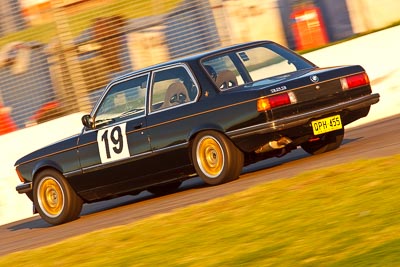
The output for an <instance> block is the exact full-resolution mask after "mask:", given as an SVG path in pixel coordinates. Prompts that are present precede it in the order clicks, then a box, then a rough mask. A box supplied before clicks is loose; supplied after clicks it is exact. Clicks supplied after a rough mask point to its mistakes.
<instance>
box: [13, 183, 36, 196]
mask: <svg viewBox="0 0 400 267" xmlns="http://www.w3.org/2000/svg"><path fill="white" fill-rule="evenodd" d="M15 189H16V190H17V192H18V193H20V194H26V193H29V192H31V191H32V182H29V183H23V184H20V185H17V187H16V188H15Z"/></svg>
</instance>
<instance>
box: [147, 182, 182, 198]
mask: <svg viewBox="0 0 400 267" xmlns="http://www.w3.org/2000/svg"><path fill="white" fill-rule="evenodd" d="M181 184H182V182H181V181H175V182H171V183H168V184H162V185H155V186H151V187H149V188H147V191H149V192H150V193H152V194H154V195H156V196H163V195H168V194H172V193H175V192H176V191H177V190H178V188H179V186H181Z"/></svg>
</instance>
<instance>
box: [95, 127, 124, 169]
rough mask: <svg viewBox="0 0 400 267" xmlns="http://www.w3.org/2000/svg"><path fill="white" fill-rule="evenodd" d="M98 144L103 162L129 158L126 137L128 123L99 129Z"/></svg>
mask: <svg viewBox="0 0 400 267" xmlns="http://www.w3.org/2000/svg"><path fill="white" fill-rule="evenodd" d="M97 144H98V146H99V153H100V159H101V163H105V162H110V161H114V160H119V159H124V158H128V157H129V156H130V155H129V147H128V142H127V138H126V123H123V124H119V125H116V126H113V127H110V128H106V129H102V130H99V131H98V132H97Z"/></svg>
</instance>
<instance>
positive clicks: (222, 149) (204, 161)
mask: <svg viewBox="0 0 400 267" xmlns="http://www.w3.org/2000/svg"><path fill="white" fill-rule="evenodd" d="M192 161H193V164H194V167H195V169H196V172H197V174H198V175H199V176H200V177H201V178H202V179H203V181H204V182H205V183H206V184H209V185H217V184H222V183H225V182H228V181H231V180H234V179H236V178H238V177H239V175H240V172H241V170H242V168H243V162H244V156H243V153H242V152H241V151H240V150H239V149H238V148H237V147H236V146H235V145H233V144H232V142H231V141H230V140H229V139H227V138H226V137H225V136H224V135H223V134H221V133H219V132H214V131H205V132H201V133H199V134H198V135H197V136H196V137H195V138H194V140H193V145H192Z"/></svg>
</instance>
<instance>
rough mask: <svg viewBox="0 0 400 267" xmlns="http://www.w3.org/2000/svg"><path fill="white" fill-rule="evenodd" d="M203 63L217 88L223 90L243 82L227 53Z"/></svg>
mask: <svg viewBox="0 0 400 267" xmlns="http://www.w3.org/2000/svg"><path fill="white" fill-rule="evenodd" d="M203 65H204V67H205V68H206V70H207V72H208V74H209V75H210V76H211V78H212V79H213V80H214V82H215V84H216V85H217V87H218V88H219V89H222V90H224V89H228V88H232V87H235V86H238V85H242V84H243V83H244V82H243V79H242V76H241V75H240V74H239V72H238V70H237V69H236V67H235V65H234V64H233V62H232V60H231V58H230V57H229V56H228V55H225V56H221V57H217V58H213V59H210V60H206V61H204V62H203Z"/></svg>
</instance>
